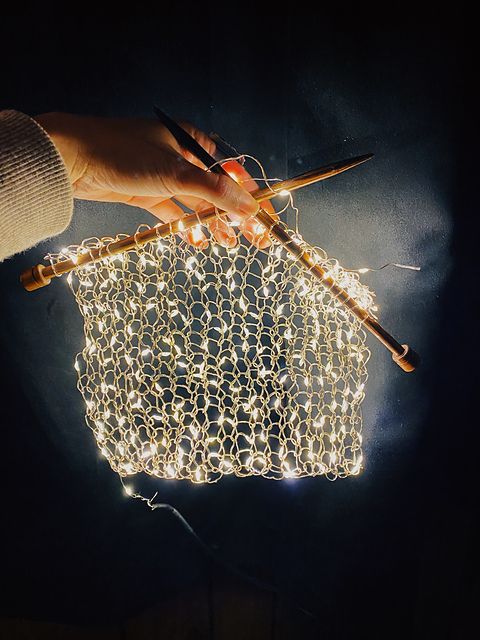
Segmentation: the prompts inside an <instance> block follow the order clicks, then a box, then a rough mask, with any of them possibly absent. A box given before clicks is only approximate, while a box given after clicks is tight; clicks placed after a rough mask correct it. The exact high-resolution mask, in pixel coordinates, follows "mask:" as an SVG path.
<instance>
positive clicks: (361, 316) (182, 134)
mask: <svg viewBox="0 0 480 640" xmlns="http://www.w3.org/2000/svg"><path fill="white" fill-rule="evenodd" d="M154 111H155V114H156V116H157V118H158V119H159V120H160V121H161V122H162V124H163V125H165V126H166V127H167V129H168V130H169V131H170V133H171V134H172V135H173V137H174V138H175V139H176V141H177V142H178V144H179V145H180V146H181V147H183V148H184V149H186V150H187V151H189V152H190V153H192V154H193V155H194V156H195V157H196V158H197V159H198V160H200V162H203V164H204V165H205V166H206V167H207V169H210V171H213V172H215V173H219V174H223V175H226V176H228V173H227V172H226V171H225V169H224V168H223V167H222V165H221V164H220V163H218V162H216V161H215V158H213V157H212V156H211V155H210V154H209V153H208V152H207V151H206V150H205V149H204V148H203V147H202V146H201V145H200V144H199V143H198V142H197V141H196V140H195V138H194V137H193V136H191V135H190V134H189V133H187V132H186V131H185V130H184V129H182V127H181V126H180V125H178V124H177V123H176V122H175V120H172V119H171V118H170V117H169V116H168V115H167V114H166V113H164V112H163V111H161V110H160V109H159V108H158V107H154ZM372 157H373V154H368V155H365V156H360V157H358V158H353V159H351V160H346V161H344V162H343V163H342V162H340V163H336V164H335V165H332V168H331V170H332V173H331V174H330V175H336V174H338V173H341V172H342V171H346V170H347V169H351V168H352V167H355V166H358V165H359V164H362V162H366V161H367V160H370V158H372ZM324 169H325V168H324ZM311 174H312V178H313V176H314V174H315V171H313V172H311ZM327 174H328V170H327ZM309 177H310V176H309V174H308V173H307V174H304V175H303V178H302V180H300V181H299V179H298V178H297V179H295V178H293V183H294V184H298V183H299V182H302V184H301V185H299V186H305V185H306V184H309V182H308V180H309ZM324 177H325V178H327V177H330V176H329V175H325V174H324ZM315 181H316V180H315ZM286 182H287V184H285V183H284V184H283V187H282V189H281V190H282V191H283V190H285V191H289V190H292V186H291V185H290V186H289V185H288V180H287V181H286ZM279 186H280V185H279V184H277V185H276V187H277V188H278V187H279ZM255 198H256V199H257V200H258V201H259V202H261V201H262V199H264V198H262V197H261V195H260V197H259V194H258V193H257V194H256V195H255ZM255 218H256V219H257V220H259V221H260V222H261V223H262V225H263V226H264V227H265V228H266V229H268V231H269V232H270V235H271V236H273V237H274V238H275V239H276V240H278V242H280V243H281V244H282V245H283V246H284V248H285V249H286V250H287V251H288V253H290V254H291V255H292V256H293V257H294V258H295V259H296V260H298V262H300V263H301V264H302V266H303V267H305V269H307V270H308V271H310V273H312V274H313V275H314V276H315V277H316V278H317V280H319V281H320V282H321V283H322V284H323V286H324V287H326V288H327V289H329V290H330V292H331V293H332V295H333V296H334V297H335V298H337V300H339V301H340V302H341V303H342V304H343V305H345V306H346V307H347V308H348V309H349V310H350V311H351V312H352V313H353V315H354V316H355V317H356V318H358V320H360V322H362V323H363V325H364V326H365V327H366V328H367V329H368V330H369V331H370V333H372V334H373V335H374V336H375V337H376V338H378V340H380V342H381V343H382V344H383V345H385V346H386V347H387V349H388V350H389V351H390V352H391V353H392V357H393V360H394V361H395V362H396V363H397V364H398V365H399V366H400V367H401V368H402V369H403V370H404V371H413V370H414V369H415V366H416V364H417V363H418V361H419V358H418V356H417V354H416V353H415V352H414V351H412V349H410V347H409V346H408V345H402V344H400V343H399V342H397V341H396V340H395V338H393V337H392V336H391V335H390V334H389V333H388V332H387V331H385V329H383V327H382V326H381V325H380V324H379V323H378V322H377V321H376V320H375V318H373V316H371V315H370V314H369V313H368V311H367V310H366V309H363V308H362V307H360V306H359V305H358V304H357V302H356V301H355V300H354V299H353V298H352V297H351V296H349V295H348V293H347V292H346V290H345V289H343V288H342V287H340V286H339V285H338V284H337V283H336V282H335V280H334V279H333V278H332V277H331V276H330V275H328V273H327V272H326V271H325V269H322V267H320V266H319V265H318V264H316V263H315V262H316V261H315V258H314V256H312V254H311V253H309V252H308V251H305V250H304V249H303V248H302V246H301V245H300V244H299V243H298V242H296V241H295V240H294V239H293V238H292V232H291V231H290V230H289V229H285V226H282V225H280V224H279V223H278V222H277V220H276V219H275V218H274V217H273V216H272V215H271V214H270V213H268V211H266V210H265V209H263V208H260V209H259V210H258V212H257V214H256V215H255Z"/></svg>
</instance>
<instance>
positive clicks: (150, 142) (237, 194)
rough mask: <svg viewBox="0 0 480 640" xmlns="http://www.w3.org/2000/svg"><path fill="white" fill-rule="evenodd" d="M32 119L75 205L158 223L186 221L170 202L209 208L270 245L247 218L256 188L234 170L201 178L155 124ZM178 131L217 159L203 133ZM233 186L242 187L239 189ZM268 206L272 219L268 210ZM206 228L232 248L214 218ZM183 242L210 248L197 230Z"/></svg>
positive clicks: (60, 116)
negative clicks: (96, 205) (132, 212)
mask: <svg viewBox="0 0 480 640" xmlns="http://www.w3.org/2000/svg"><path fill="white" fill-rule="evenodd" d="M35 119H36V120H37V122H38V123H39V124H40V125H41V126H42V127H43V128H44V129H45V130H46V132H47V133H48V134H49V136H50V137H51V138H52V140H53V142H54V144H55V146H56V147H57V149H58V151H59V152H60V154H61V156H62V158H63V160H64V162H65V164H66V166H67V169H68V173H69V176H70V180H71V184H72V189H73V195H74V197H75V198H78V199H81V200H97V201H100V202H122V203H125V204H128V205H131V206H135V207H141V208H143V209H146V210H147V211H149V212H150V213H152V214H153V215H154V216H156V217H157V218H158V219H160V220H162V221H163V222H169V221H171V220H175V219H177V218H180V217H182V216H184V215H185V213H184V211H183V210H182V208H181V207H180V206H179V205H178V204H177V203H176V202H174V201H173V200H172V198H174V199H175V200H176V201H177V202H178V203H181V204H183V205H184V206H186V207H188V208H189V209H191V210H192V211H202V210H204V209H206V208H211V207H212V205H213V206H215V207H218V209H221V210H223V211H226V212H227V213H228V214H229V216H230V217H231V218H232V219H233V220H235V221H236V222H237V223H240V229H241V231H242V232H243V233H244V235H245V237H246V238H247V239H248V240H249V241H250V242H253V243H254V244H256V245H257V246H259V247H261V248H263V247H265V246H267V245H268V244H269V243H270V242H269V239H268V233H266V231H265V229H264V228H263V227H262V226H261V225H260V224H259V223H257V222H256V221H255V219H254V218H253V217H252V216H254V214H255V213H256V212H257V210H258V203H257V202H256V201H255V200H254V198H253V197H252V196H250V195H249V194H248V193H247V191H252V190H254V189H255V188H256V184H255V182H254V181H253V180H252V179H251V178H250V176H249V174H248V173H247V172H246V171H245V169H244V168H243V167H242V166H241V165H239V164H238V163H234V162H230V163H227V164H226V165H225V169H226V170H227V171H228V172H229V173H230V175H231V176H232V177H233V179H231V178H229V177H227V176H222V175H218V174H215V173H211V172H208V171H205V167H203V165H202V164H201V163H200V162H199V161H198V160H197V159H196V158H194V157H193V156H192V154H190V153H188V152H186V151H184V150H183V149H181V148H180V147H179V146H178V144H177V142H176V141H175V139H174V138H173V136H172V135H171V133H170V132H169V131H168V130H167V129H166V128H165V127H164V126H163V125H162V124H161V123H159V122H157V121H155V120H143V119H119V118H97V117H86V116H78V115H72V114H66V113H46V114H42V115H39V116H37V117H36V118H35ZM182 126H183V127H184V129H186V130H187V131H188V133H190V135H192V136H193V137H194V138H195V139H196V140H197V141H198V142H199V143H200V144H201V145H202V146H203V147H204V149H205V150H206V151H207V152H208V153H210V154H212V153H214V151H215V144H214V143H213V141H212V140H210V139H209V138H208V136H207V135H206V134H205V133H203V132H201V131H199V130H198V129H196V128H195V127H193V126H192V125H188V124H183V125H182ZM235 181H237V182H238V181H244V182H243V184H242V186H239V185H238V184H236V182H235ZM266 206H267V207H268V208H269V211H271V212H273V208H272V207H271V204H270V203H267V205H266ZM209 227H210V230H211V232H212V233H213V235H214V237H215V239H216V240H217V242H219V243H220V244H222V245H224V246H229V247H231V246H234V245H235V244H236V242H237V238H236V234H235V231H234V229H232V227H231V226H230V225H229V224H227V222H225V221H224V220H222V219H220V218H216V219H214V220H212V221H211V222H210V223H209ZM183 236H184V238H185V240H187V241H188V242H190V243H191V244H193V245H194V246H196V247H198V248H200V249H202V248H205V247H206V246H207V244H208V240H207V237H206V236H205V234H204V233H203V231H202V230H201V229H200V228H194V229H189V230H188V231H185V232H184V234H183Z"/></svg>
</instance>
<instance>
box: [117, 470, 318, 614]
mask: <svg viewBox="0 0 480 640" xmlns="http://www.w3.org/2000/svg"><path fill="white" fill-rule="evenodd" d="M120 481H121V483H122V486H123V489H124V491H125V493H126V494H127V495H128V496H129V497H130V498H134V499H136V500H140V501H141V502H145V503H146V504H147V506H148V507H150V509H151V510H152V511H156V510H157V509H163V510H165V511H167V512H168V513H170V514H171V515H173V516H174V518H176V519H177V520H178V522H180V524H181V525H182V527H183V528H184V530H185V531H186V532H187V533H188V534H189V535H190V536H191V537H192V538H193V539H194V540H195V542H196V543H197V544H198V545H199V547H200V548H201V549H202V550H203V552H204V553H205V554H206V555H207V556H208V557H209V558H211V559H212V560H213V561H214V562H216V563H217V564H219V565H221V566H222V567H223V568H224V569H226V570H227V572H229V573H231V574H233V575H235V576H237V577H239V578H240V579H242V580H245V581H246V582H249V583H250V584H252V585H254V586H255V587H257V588H258V589H262V590H263V591H269V592H270V593H274V594H276V595H277V596H279V597H282V598H283V599H284V600H287V601H290V602H291V603H292V604H293V605H294V606H295V607H296V609H298V611H301V612H302V613H303V614H304V615H306V616H308V617H309V618H312V619H313V620H318V618H317V616H316V615H315V614H314V613H312V612H311V611H309V610H308V609H305V607H303V606H302V605H299V604H298V603H297V602H295V600H293V599H292V598H291V596H289V595H287V594H285V593H284V592H283V591H281V590H280V589H278V587H275V586H273V585H271V584H270V583H268V582H265V581H263V580H259V579H258V578H255V577H254V576H252V575H250V574H249V573H246V572H245V571H243V570H242V569H240V568H239V567H237V566H236V565H234V564H232V563H231V562H230V561H229V560H226V559H225V558H222V557H221V556H220V555H219V554H218V553H216V552H215V551H214V550H213V549H212V548H211V547H210V545H209V544H208V543H206V542H205V541H204V540H203V539H202V538H201V537H200V536H199V535H198V533H197V532H196V531H195V529H194V528H193V527H192V525H191V524H190V523H189V522H188V520H187V519H186V518H185V517H184V516H183V515H182V514H181V513H180V511H179V510H178V509H176V508H175V507H174V506H173V505H171V504H169V503H168V502H153V501H154V500H155V498H156V497H157V495H158V491H156V492H155V493H154V494H153V496H152V497H151V498H146V497H145V496H143V495H142V494H141V493H138V492H133V491H132V490H131V489H130V487H129V486H127V485H125V483H124V481H123V478H122V477H120Z"/></svg>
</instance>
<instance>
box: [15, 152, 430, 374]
mask: <svg viewBox="0 0 480 640" xmlns="http://www.w3.org/2000/svg"><path fill="white" fill-rule="evenodd" d="M371 157H372V156H371V155H365V156H359V157H358V158H353V159H351V160H345V161H342V162H338V163H335V164H331V165H327V166H325V167H321V168H320V169H314V170H312V171H308V172H306V173H303V174H301V175H299V176H296V177H295V178H290V179H288V180H283V181H281V182H278V183H276V184H273V185H271V186H269V187H267V188H263V189H258V190H257V191H255V192H253V193H252V195H253V197H254V198H255V199H256V200H257V202H262V201H265V200H269V199H271V198H273V197H275V196H277V195H279V194H280V193H281V192H285V191H294V190H296V189H300V188H301V187H304V186H307V185H309V184H313V183H315V182H319V181H320V180H325V179H327V178H330V177H331V176H333V175H337V174H338V173H342V172H343V171H347V170H348V169H350V168H352V167H354V166H357V165H358V164H361V163H362V162H366V161H367V160H369V159H370V158H371ZM218 215H224V214H223V213H220V214H219V212H218V211H217V210H216V209H214V208H212V209H209V210H206V211H203V212H202V213H192V214H189V215H186V216H184V217H183V218H181V219H178V220H175V221H172V222H169V223H166V224H161V225H158V226H156V227H153V228H151V229H147V230H145V231H140V232H138V233H136V234H134V235H132V236H129V237H127V238H122V239H120V240H116V241H114V242H109V243H106V244H104V245H101V246H99V247H97V248H93V249H89V250H88V251H85V253H77V255H76V257H75V259H71V258H69V259H66V260H60V261H58V262H57V263H56V264H55V266H54V267H53V266H52V265H43V264H38V265H36V266H34V267H32V268H30V269H27V270H26V271H24V272H23V273H22V274H21V276H20V281H21V283H22V285H23V286H24V288H25V289H26V290H27V291H34V290H35V289H40V288H41V287H44V286H46V285H48V284H49V283H50V281H51V279H52V278H53V277H54V276H60V275H63V274H65V273H69V272H70V271H73V270H74V269H77V268H78V267H81V266H84V265H87V264H91V263H93V262H97V261H98V260H102V259H103V258H105V257H108V256H114V255H117V254H119V253H123V252H125V251H131V250H134V249H135V248H136V247H138V246H141V245H144V244H147V243H148V242H153V241H155V240H156V239H158V238H164V237H167V236H169V235H170V234H174V233H179V232H181V231H184V230H186V229H189V228H191V227H194V226H196V225H198V224H199V223H200V224H205V223H207V222H208V221H209V220H211V219H213V218H215V217H216V216H218ZM256 218H257V219H258V221H259V222H260V223H261V224H262V225H263V226H264V227H266V228H267V229H268V231H269V232H270V234H271V236H272V237H274V238H275V239H276V240H277V241H278V242H280V243H281V244H282V245H283V246H284V247H285V249H286V251H288V253H290V254H291V255H292V256H293V257H294V258H295V259H296V260H297V261H298V262H299V263H300V264H301V265H302V266H303V267H304V268H305V269H306V270H308V271H309V272H310V273H312V275H313V276H314V277H315V278H316V279H317V280H318V281H319V282H320V283H321V284H322V285H323V286H324V287H326V288H327V289H329V291H330V292H331V293H332V295H333V296H334V297H335V298H337V299H338V301H339V302H340V303H341V304H343V305H344V306H345V307H347V308H348V309H349V310H350V311H351V313H352V314H353V315H354V316H355V317H356V318H357V319H358V320H360V322H361V323H362V324H363V326H365V328H366V329H367V330H368V331H369V332H370V333H372V334H373V335H374V336H375V337H376V338H377V339H378V340H379V341H380V342H381V343H382V344H383V345H384V346H385V347H386V348H387V349H388V350H389V351H390V352H391V353H392V357H393V360H394V361H395V362H396V363H397V364H398V365H399V366H400V367H401V368H402V369H403V370H404V371H413V370H414V369H415V367H416V365H417V362H418V356H417V354H416V353H415V352H414V351H413V350H412V349H410V347H408V345H402V344H400V343H399V342H397V341H396V340H395V338H393V337H392V336H391V335H390V334H389V333H388V332H387V331H386V330H385V329H384V328H383V327H382V326H381V325H380V324H379V323H378V322H377V320H376V319H375V318H373V317H372V316H371V315H370V314H369V313H368V311H367V310H366V309H364V308H363V307H361V306H360V305H359V304H358V303H357V302H356V301H355V300H354V299H353V298H352V297H351V296H350V295H349V294H348V293H347V291H346V290H345V289H343V288H342V287H341V286H340V285H338V284H337V283H336V282H335V280H334V279H333V278H332V276H331V275H329V274H328V273H327V271H326V270H325V269H323V268H322V267H321V266H320V265H319V264H317V263H316V261H315V258H314V256H313V255H312V254H311V253H310V252H308V251H306V250H305V249H304V248H303V247H302V246H301V245H300V244H299V243H298V242H297V241H296V240H294V239H293V238H292V235H291V232H290V233H289V231H288V230H287V229H286V228H285V226H284V225H282V224H280V223H278V222H277V220H276V219H275V217H273V216H272V215H270V214H269V213H268V212H266V211H265V210H264V209H260V210H259V211H258V213H257V214H256Z"/></svg>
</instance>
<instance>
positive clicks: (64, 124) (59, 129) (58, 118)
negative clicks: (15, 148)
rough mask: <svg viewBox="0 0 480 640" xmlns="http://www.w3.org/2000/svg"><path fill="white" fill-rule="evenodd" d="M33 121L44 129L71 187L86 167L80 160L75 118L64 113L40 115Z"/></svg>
mask: <svg viewBox="0 0 480 640" xmlns="http://www.w3.org/2000/svg"><path fill="white" fill-rule="evenodd" d="M34 120H35V121H36V122H37V123H38V124H39V125H40V126H41V127H42V129H44V131H45V132H46V133H47V134H48V136H49V138H50V139H51V140H52V142H53V144H54V145H55V147H56V149H57V151H58V152H59V154H60V156H61V157H62V160H63V162H64V164H65V166H66V168H67V172H68V177H69V179H70V183H71V185H72V187H74V186H75V183H76V182H77V180H79V179H80V178H81V177H82V176H83V174H84V173H85V169H86V167H84V166H83V165H84V163H83V162H82V159H81V154H80V143H79V139H78V136H77V135H76V133H75V131H76V129H77V127H76V125H75V121H76V120H77V117H76V116H72V115H70V114H66V113H57V112H50V113H42V114H40V115H37V116H34Z"/></svg>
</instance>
